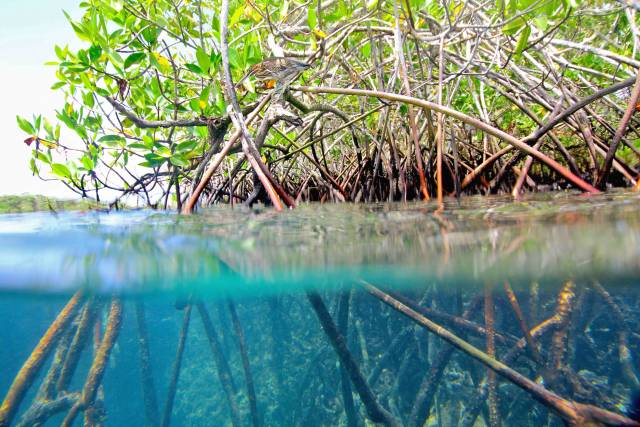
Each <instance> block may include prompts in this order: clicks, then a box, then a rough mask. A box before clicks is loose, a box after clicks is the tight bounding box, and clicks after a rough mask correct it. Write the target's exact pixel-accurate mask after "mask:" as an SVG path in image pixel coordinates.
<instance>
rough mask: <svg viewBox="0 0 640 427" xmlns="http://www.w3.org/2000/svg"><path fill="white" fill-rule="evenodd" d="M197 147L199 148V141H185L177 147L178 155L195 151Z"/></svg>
mask: <svg viewBox="0 0 640 427" xmlns="http://www.w3.org/2000/svg"><path fill="white" fill-rule="evenodd" d="M197 146H198V141H196V140H195V139H194V140H191V141H184V142H181V143H180V144H178V146H177V147H176V151H177V152H178V153H185V152H187V151H191V150H193V149H194V148H196V147H197Z"/></svg>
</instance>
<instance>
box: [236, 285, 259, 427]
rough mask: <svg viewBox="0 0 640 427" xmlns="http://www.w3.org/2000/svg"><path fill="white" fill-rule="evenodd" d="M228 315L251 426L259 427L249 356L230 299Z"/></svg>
mask: <svg viewBox="0 0 640 427" xmlns="http://www.w3.org/2000/svg"><path fill="white" fill-rule="evenodd" d="M228 305H229V313H230V314H231V321H232V322H233V327H234V329H235V331H236V337H237V338H238V345H239V346H240V355H241V356H242V367H243V368H244V376H245V380H246V382H247V397H248V398H249V411H250V412H251V424H252V425H253V427H260V420H259V418H258V402H257V400H256V391H255V388H254V386H253V375H252V374H251V365H250V364H249V355H248V354H247V346H246V344H245V342H244V334H243V333H242V328H241V327H240V321H239V320H238V314H237V313H236V307H235V306H234V305H233V301H232V300H231V298H229V300H228Z"/></svg>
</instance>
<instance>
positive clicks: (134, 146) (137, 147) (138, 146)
mask: <svg viewBox="0 0 640 427" xmlns="http://www.w3.org/2000/svg"><path fill="white" fill-rule="evenodd" d="M127 148H130V149H133V150H149V148H148V147H147V146H146V145H142V144H138V143H137V142H134V143H133V144H129V145H128V146H127Z"/></svg>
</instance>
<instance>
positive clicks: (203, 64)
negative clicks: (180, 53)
mask: <svg viewBox="0 0 640 427" xmlns="http://www.w3.org/2000/svg"><path fill="white" fill-rule="evenodd" d="M196 59H197V60H198V65H199V66H200V69H201V70H202V71H203V72H204V73H205V74H206V75H207V76H209V68H210V67H211V57H210V56H209V55H207V52H205V51H204V49H203V48H201V47H200V46H198V47H197V49H196Z"/></svg>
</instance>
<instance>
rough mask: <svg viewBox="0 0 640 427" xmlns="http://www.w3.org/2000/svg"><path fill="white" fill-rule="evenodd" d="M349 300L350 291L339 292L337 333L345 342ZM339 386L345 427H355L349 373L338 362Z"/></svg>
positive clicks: (355, 421)
mask: <svg viewBox="0 0 640 427" xmlns="http://www.w3.org/2000/svg"><path fill="white" fill-rule="evenodd" d="M349 298H351V291H350V290H349V291H343V292H341V293H340V298H339V300H338V332H339V333H340V334H341V335H342V337H343V338H344V339H345V340H346V339H347V332H348V330H349ZM340 384H341V386H342V400H343V402H344V412H345V413H346V415H347V426H348V427H357V419H356V411H355V407H354V405H353V396H352V395H351V383H350V382H349V373H348V372H347V369H346V367H345V366H344V363H342V362H340ZM369 384H371V383H369Z"/></svg>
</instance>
